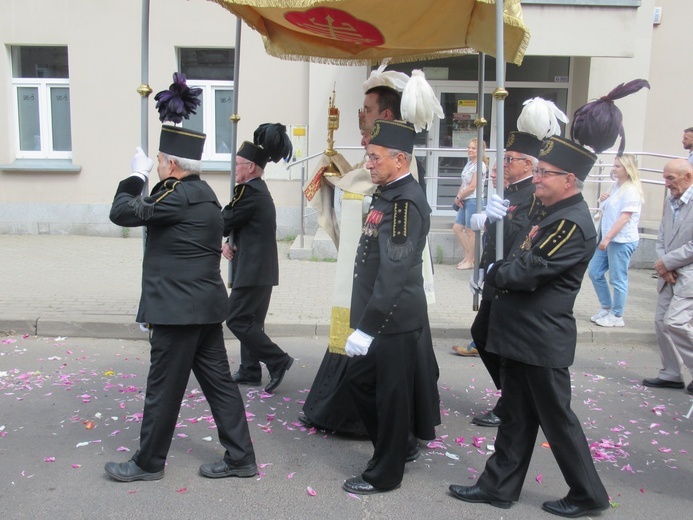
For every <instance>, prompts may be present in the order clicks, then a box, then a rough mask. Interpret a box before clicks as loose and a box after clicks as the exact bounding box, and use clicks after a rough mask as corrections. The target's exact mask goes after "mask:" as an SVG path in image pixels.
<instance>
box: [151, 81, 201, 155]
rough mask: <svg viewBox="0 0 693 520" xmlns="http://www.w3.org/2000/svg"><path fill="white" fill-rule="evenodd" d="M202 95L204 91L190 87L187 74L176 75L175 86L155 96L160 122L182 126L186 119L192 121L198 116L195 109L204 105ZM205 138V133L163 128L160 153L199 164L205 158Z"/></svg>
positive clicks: (167, 126) (177, 128) (179, 128)
mask: <svg viewBox="0 0 693 520" xmlns="http://www.w3.org/2000/svg"><path fill="white" fill-rule="evenodd" d="M201 93H202V89H199V88H190V87H188V85H187V83H186V79H185V74H181V73H180V72H174V73H173V83H172V84H171V85H170V86H169V88H168V90H162V91H161V92H159V93H158V94H157V95H156V96H154V99H155V100H156V109H157V110H158V111H159V120H160V121H161V122H162V123H164V122H167V121H168V122H171V123H174V124H180V123H182V121H183V119H190V114H195V109H196V108H197V107H198V106H199V105H200V103H201V101H200V100H199V96H200V94H201ZM206 138H207V136H206V135H205V134H203V133H202V132H196V131H195V130H190V129H188V128H183V127H180V126H172V125H163V126H162V127H161V136H160V138H159V151H160V152H163V153H165V154H168V155H175V156H176V157H182V158H185V159H194V160H197V161H199V160H200V159H201V158H202V150H203V149H204V146H205V139H206Z"/></svg>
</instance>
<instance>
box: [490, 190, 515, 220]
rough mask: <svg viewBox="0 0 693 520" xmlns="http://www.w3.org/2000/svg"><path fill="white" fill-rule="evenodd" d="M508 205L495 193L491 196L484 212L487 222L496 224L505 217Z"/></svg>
mask: <svg viewBox="0 0 693 520" xmlns="http://www.w3.org/2000/svg"><path fill="white" fill-rule="evenodd" d="M509 205H510V202H509V201H508V200H507V199H506V200H503V199H501V198H500V196H499V195H498V194H497V193H494V194H493V195H491V198H490V199H489V201H488V204H487V205H486V210H485V212H486V216H487V217H488V221H489V222H496V221H498V220H501V219H502V218H503V217H505V215H506V214H507V213H508V206H509Z"/></svg>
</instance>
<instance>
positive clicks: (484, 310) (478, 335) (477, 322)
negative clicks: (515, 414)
mask: <svg viewBox="0 0 693 520" xmlns="http://www.w3.org/2000/svg"><path fill="white" fill-rule="evenodd" d="M492 301H493V300H490V299H486V298H482V299H481V303H479V310H478V312H477V313H476V317H475V318H474V322H473V323H472V327H471V330H470V332H471V334H472V339H473V340H474V345H475V346H476V349H477V350H478V351H479V357H480V358H481V361H482V362H483V363H484V366H485V367H486V370H487V371H488V374H489V375H490V376H491V379H492V380H493V384H494V385H496V388H497V389H499V390H500V389H501V378H500V371H501V358H500V356H499V355H497V354H493V353H492V352H489V351H487V350H486V340H487V339H488V328H489V324H490V318H491V302H492ZM502 400H503V397H502V396H501V397H500V398H499V399H498V401H497V402H496V406H494V407H493V411H494V413H496V414H497V415H499V416H502V415H503V412H502V403H501V402H502Z"/></svg>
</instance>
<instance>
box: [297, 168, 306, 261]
mask: <svg viewBox="0 0 693 520" xmlns="http://www.w3.org/2000/svg"><path fill="white" fill-rule="evenodd" d="M305 184H306V163H303V164H301V185H300V187H299V190H298V192H299V193H300V194H301V206H300V208H301V238H300V239H299V242H298V247H299V248H301V249H303V245H304V240H305V239H304V237H305V236H306V202H305V201H304V200H303V186H305Z"/></svg>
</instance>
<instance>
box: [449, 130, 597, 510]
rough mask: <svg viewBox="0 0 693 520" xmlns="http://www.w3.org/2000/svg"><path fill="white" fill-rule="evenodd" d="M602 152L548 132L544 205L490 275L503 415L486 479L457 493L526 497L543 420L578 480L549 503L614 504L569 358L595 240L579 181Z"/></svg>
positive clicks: (538, 176)
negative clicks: (576, 404) (574, 404)
mask: <svg viewBox="0 0 693 520" xmlns="http://www.w3.org/2000/svg"><path fill="white" fill-rule="evenodd" d="M596 159H597V156H596V155H595V154H593V153H592V152H590V151H588V150H587V149H586V148H583V147H582V146H580V145H579V144H577V143H574V142H572V141H569V140H567V139H563V138H561V137H555V136H554V137H550V138H549V139H547V140H545V141H544V145H543V148H542V150H541V152H540V155H539V164H538V167H537V169H536V170H535V171H534V178H533V182H534V186H535V192H536V196H537V198H539V200H541V202H542V203H543V204H544V206H545V208H544V209H543V210H542V211H540V212H539V213H538V214H537V215H536V216H534V217H533V218H532V220H530V222H529V223H528V225H527V226H526V227H525V229H524V230H523V232H522V233H520V234H519V235H518V236H517V238H516V240H515V242H514V244H513V246H512V248H511V251H512V252H511V253H510V255H509V256H508V257H507V259H504V260H499V261H497V262H495V263H494V264H493V265H492V266H491V268H490V269H489V272H488V274H487V276H486V283H487V284H490V285H492V286H493V287H494V288H495V290H496V292H495V295H494V301H493V305H492V306H491V317H490V323H491V327H490V328H489V335H488V342H487V345H486V348H487V350H488V351H489V352H491V353H494V354H497V355H499V356H501V358H502V360H501V363H502V366H501V382H502V388H503V419H502V422H501V425H500V427H499V429H498V435H497V437H496V442H495V452H494V454H493V455H491V458H490V459H489V460H488V462H487V463H486V468H485V469H484V472H483V473H482V474H481V476H480V477H479V480H478V484H476V485H474V486H468V487H467V486H457V485H452V486H450V491H451V492H452V494H453V496H455V497H456V498H459V499H461V500H464V501H467V502H479V503H489V504H491V505H494V506H496V507H501V508H509V507H510V506H511V503H512V502H513V501H516V500H518V498H519V496H520V491H521V490H522V484H523V483H524V480H525V476H526V474H527V470H528V468H529V464H530V460H531V458H532V451H533V450H534V444H535V442H536V437H537V433H538V430H539V427H540V426H541V428H542V430H543V432H544V434H545V435H546V439H547V440H548V442H549V445H550V447H551V451H552V453H553V455H554V457H555V459H556V462H557V463H558V466H559V468H560V470H561V472H562V473H563V476H564V478H565V480H566V482H567V483H568V486H569V488H570V490H569V492H568V495H567V496H566V497H565V498H562V499H560V500H557V501H549V502H545V503H544V504H543V506H542V507H543V509H544V510H545V511H548V512H550V513H553V514H556V515H560V516H566V517H578V516H583V515H585V514H588V513H589V512H591V511H596V510H603V509H606V508H607V507H608V506H609V497H608V494H607V492H606V490H605V489H604V486H603V484H602V482H601V480H600V479H599V475H598V474H597V471H596V469H595V467H594V463H593V461H592V456H591V454H590V449H589V447H588V445H587V441H586V439H585V434H584V432H583V430H582V427H581V425H580V420H579V419H578V418H577V417H576V415H575V413H574V412H573V411H572V409H571V408H570V399H571V385H570V372H569V367H570V365H571V364H572V363H573V360H574V357H575V344H576V339H577V330H576V326H575V318H574V317H573V305H574V302H575V298H576V296H577V293H578V291H579V289H580V284H581V283H582V278H583V276H584V274H585V270H586V269H587V265H588V263H589V260H590V259H591V258H592V254H593V253H594V250H595V248H596V240H595V238H596V231H595V228H594V224H593V222H592V218H591V215H590V212H589V208H588V207H587V204H586V202H585V201H584V199H583V197H582V194H581V193H580V190H581V189H582V186H583V181H584V179H585V178H586V177H587V174H588V173H589V171H590V169H591V168H592V166H593V164H594V162H595V161H596Z"/></svg>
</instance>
